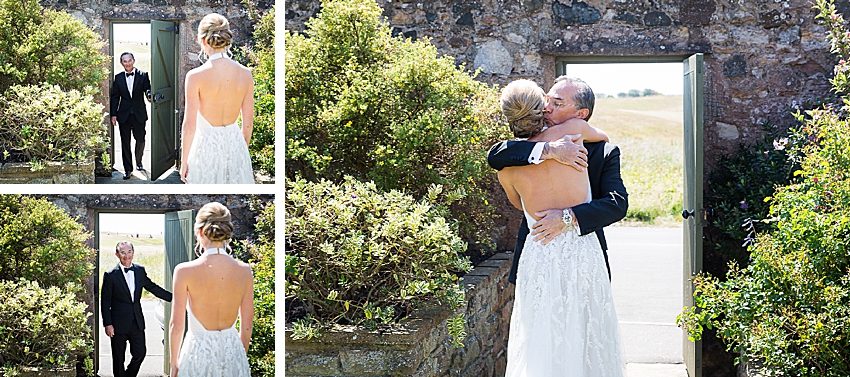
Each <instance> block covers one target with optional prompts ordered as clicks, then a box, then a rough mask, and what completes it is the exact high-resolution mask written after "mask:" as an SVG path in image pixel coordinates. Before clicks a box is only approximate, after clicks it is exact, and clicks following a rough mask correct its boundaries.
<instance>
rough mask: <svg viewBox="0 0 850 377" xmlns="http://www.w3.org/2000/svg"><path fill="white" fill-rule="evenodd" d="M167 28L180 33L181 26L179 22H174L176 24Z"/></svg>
mask: <svg viewBox="0 0 850 377" xmlns="http://www.w3.org/2000/svg"><path fill="white" fill-rule="evenodd" d="M165 30H168V31H173V32H174V34H180V26H178V25H177V24H174V26H170V27H167V28H165Z"/></svg>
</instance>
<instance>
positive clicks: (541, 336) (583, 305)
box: [506, 199, 626, 377]
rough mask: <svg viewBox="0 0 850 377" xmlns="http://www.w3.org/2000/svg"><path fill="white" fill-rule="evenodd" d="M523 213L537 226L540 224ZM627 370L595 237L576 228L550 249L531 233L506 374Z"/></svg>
mask: <svg viewBox="0 0 850 377" xmlns="http://www.w3.org/2000/svg"><path fill="white" fill-rule="evenodd" d="M588 200H589V199H588ZM523 213H524V214H525V217H526V219H527V220H528V227H529V229H531V228H532V226H534V224H535V222H536V220H534V218H533V217H531V216H530V215H529V214H528V213H527V212H525V211H524V210H523ZM625 367H626V365H625V363H624V359H623V356H622V347H621V344H620V336H619V330H618V326H617V314H616V312H615V311H614V300H613V297H612V295H611V283H610V281H609V280H608V273H607V269H606V267H605V259H604V257H603V255H602V249H601V247H600V246H599V241H598V239H597V237H596V233H591V234H589V235H586V236H583V237H582V236H579V234H578V231H577V230H576V229H570V230H568V231H566V232H564V233H562V234H561V235H559V236H557V237H555V239H553V240H552V241H551V242H549V243H548V244H547V245H542V244H540V243H539V242H534V237H532V236H529V237H528V239H527V240H526V242H525V246H524V247H523V251H522V255H521V256H520V259H519V266H518V267H517V281H516V289H515V294H514V306H513V313H512V314H511V325H510V334H509V338H508V365H507V373H506V376H508V377H538V376H546V377H554V376H565V377H567V376H568V377H609V376H615V377H620V376H624V375H625Z"/></svg>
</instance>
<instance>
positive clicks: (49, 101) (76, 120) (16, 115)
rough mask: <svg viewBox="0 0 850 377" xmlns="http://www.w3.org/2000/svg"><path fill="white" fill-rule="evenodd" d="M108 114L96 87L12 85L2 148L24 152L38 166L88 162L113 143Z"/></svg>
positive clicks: (0, 117)
mask: <svg viewBox="0 0 850 377" xmlns="http://www.w3.org/2000/svg"><path fill="white" fill-rule="evenodd" d="M104 115H105V113H103V105H101V104H99V103H97V102H95V100H94V97H93V95H92V93H91V91H89V92H87V93H81V92H80V91H78V90H76V89H71V90H68V91H65V90H62V89H61V88H60V87H59V86H56V85H49V84H42V85H33V86H17V85H16V86H12V87H11V88H9V90H7V91H6V93H5V94H4V95H3V96H0V149H2V150H3V151H4V152H5V153H6V154H7V155H8V153H9V151H10V150H12V151H17V152H20V153H22V154H24V155H25V156H26V158H27V160H28V161H30V162H33V163H34V165H35V166H36V168H38V166H39V165H38V164H39V163H43V162H47V161H64V162H80V161H86V160H89V159H91V158H93V154H94V153H93V152H94V151H96V150H99V151H103V150H106V149H107V148H108V146H109V143H108V142H107V140H106V129H105V127H106V125H105V124H104V122H103V117H104ZM107 160H108V158H107ZM107 162H108V161H107Z"/></svg>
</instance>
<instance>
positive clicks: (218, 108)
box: [180, 13, 254, 184]
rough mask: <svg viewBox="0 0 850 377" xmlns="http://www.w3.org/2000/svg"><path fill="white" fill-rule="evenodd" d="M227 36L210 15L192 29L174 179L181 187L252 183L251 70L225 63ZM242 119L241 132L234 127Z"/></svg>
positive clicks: (220, 19)
mask: <svg viewBox="0 0 850 377" xmlns="http://www.w3.org/2000/svg"><path fill="white" fill-rule="evenodd" d="M232 38H233V33H232V32H231V31H230V24H229V23H228V21H227V19H226V18H224V16H222V15H220V14H217V13H211V14H208V15H207V16H206V17H204V18H203V19H202V20H201V23H200V24H199V25H198V42H199V43H200V44H201V48H202V50H201V53H200V54H199V58H200V57H201V56H203V55H206V56H207V58H206V62H205V63H204V64H203V65H201V66H200V67H198V68H195V69H192V70H191V71H189V73H187V74H186V84H185V87H186V116H185V117H184V118H183V137H182V139H183V146H182V151H183V153H182V158H181V160H180V161H181V164H180V178H181V179H182V180H183V182H186V183H242V184H250V183H254V173H253V170H252V169H251V157H250V155H249V154H248V144H249V143H250V141H251V130H252V129H253V125H254V80H253V78H252V77H251V71H250V70H249V69H247V68H245V67H243V66H242V65H241V64H239V63H237V62H235V61H233V60H230V57H229V56H228V54H229V53H230V52H229V47H230V44H231V40H232ZM240 112H241V114H242V128H241V130H240V128H239V126H237V125H236V121H237V120H238V118H239V114H240Z"/></svg>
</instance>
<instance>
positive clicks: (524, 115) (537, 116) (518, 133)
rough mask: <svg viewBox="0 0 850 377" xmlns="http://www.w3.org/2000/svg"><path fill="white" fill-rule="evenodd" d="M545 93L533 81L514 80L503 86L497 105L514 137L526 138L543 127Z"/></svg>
mask: <svg viewBox="0 0 850 377" xmlns="http://www.w3.org/2000/svg"><path fill="white" fill-rule="evenodd" d="M544 100H545V94H544V93H543V89H542V88H540V86H538V85H537V83H535V82H534V81H530V80H524V79H522V80H516V81H512V82H511V83H510V84H508V85H507V86H505V88H504V89H503V90H502V96H501V97H500V98H499V105H501V107H502V114H503V115H504V116H505V118H507V119H508V126H509V127H510V129H511V132H513V134H514V137H521V138H528V137H532V136H534V135H536V134H538V133H540V132H541V130H542V129H543V105H544Z"/></svg>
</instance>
